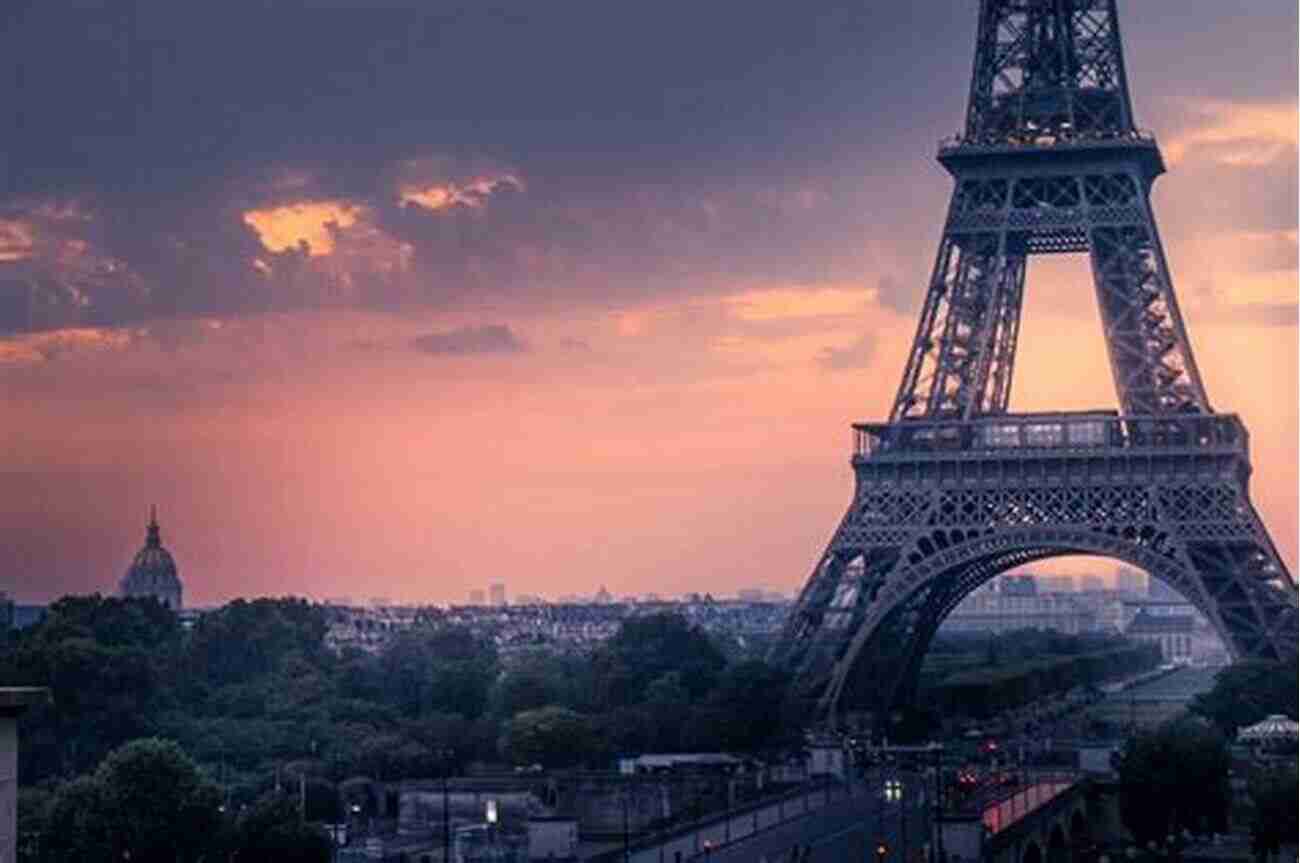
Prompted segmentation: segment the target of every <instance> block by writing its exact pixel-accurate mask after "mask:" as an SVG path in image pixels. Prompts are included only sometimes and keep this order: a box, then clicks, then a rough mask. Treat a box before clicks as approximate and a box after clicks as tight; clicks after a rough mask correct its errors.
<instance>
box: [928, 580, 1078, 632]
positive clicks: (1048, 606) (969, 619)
mask: <svg viewBox="0 0 1300 863" xmlns="http://www.w3.org/2000/svg"><path fill="white" fill-rule="evenodd" d="M1031 583H1032V582H1031ZM1017 587H1019V586H1017ZM1096 628H1097V614H1096V612H1095V611H1094V610H1093V609H1091V608H1090V607H1089V606H1088V604H1087V603H1085V602H1084V601H1083V600H1081V599H1080V598H1079V597H1078V596H1076V595H1075V594H1072V593H1041V594H1034V593H1028V594H1025V593H1017V592H1015V589H1013V590H1012V591H1011V592H1007V591H1006V590H1005V589H1004V590H1002V591H998V592H994V591H975V592H973V593H971V594H970V595H969V596H967V597H966V598H965V599H964V600H962V602H961V604H960V605H958V606H957V607H956V608H955V609H953V611H952V613H951V614H949V615H948V617H946V618H945V619H944V621H943V623H942V624H941V631H942V632H947V633H974V632H987V633H1000V632H1012V631H1014V630H1017V629H1052V630H1056V631H1057V632H1064V633H1067V634H1069V635H1077V634H1079V633H1080V632H1091V631H1093V630H1094V629H1096Z"/></svg>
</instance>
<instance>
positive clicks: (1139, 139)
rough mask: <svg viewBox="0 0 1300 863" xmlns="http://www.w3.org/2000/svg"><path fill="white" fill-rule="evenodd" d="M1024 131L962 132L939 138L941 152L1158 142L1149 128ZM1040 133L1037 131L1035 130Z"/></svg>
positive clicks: (1150, 143)
mask: <svg viewBox="0 0 1300 863" xmlns="http://www.w3.org/2000/svg"><path fill="white" fill-rule="evenodd" d="M1025 131H1026V133H1030V134H1024V135H1008V136H1006V137H1001V138H999V137H994V136H987V135H986V136H984V137H982V138H968V137H966V135H964V134H961V133H958V134H956V135H950V136H948V137H946V138H940V139H939V152H940V153H941V154H943V153H951V152H953V151H955V150H970V151H987V152H993V151H1001V150H1023V149H1025V148H1026V147H1081V148H1082V147H1095V146H1097V145H1098V144H1116V143H1119V144H1125V143H1128V144H1143V145H1147V146H1155V145H1156V136H1155V133H1154V132H1152V131H1150V130H1148V129H1134V130H1132V131H1117V132H1071V131H1069V130H1067V129H1057V130H1034V129H1027V130H1025ZM1033 133H1036V134H1033Z"/></svg>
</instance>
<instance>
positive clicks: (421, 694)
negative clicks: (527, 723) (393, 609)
mask: <svg viewBox="0 0 1300 863" xmlns="http://www.w3.org/2000/svg"><path fill="white" fill-rule="evenodd" d="M379 673H380V675H381V679H382V680H383V687H384V688H383V693H384V699H385V701H387V703H389V704H391V705H393V706H394V707H395V708H397V709H398V710H399V711H400V712H401V713H402V715H404V716H407V717H417V716H421V715H424V714H427V713H432V712H446V713H459V714H460V715H462V716H464V717H466V718H468V719H475V718H477V717H478V716H479V715H480V714H482V713H483V711H484V710H485V708H486V707H487V701H488V692H489V690H490V689H491V687H492V682H493V680H494V679H495V678H496V675H497V652H496V647H495V646H494V645H493V644H492V643H491V642H490V641H489V640H487V639H485V638H483V637H481V636H479V635H477V634H475V633H474V632H472V631H470V630H468V629H465V628H463V627H451V626H446V627H442V628H440V629H436V630H433V631H428V630H413V631H409V632H403V633H400V634H398V635H397V637H396V638H394V639H393V641H392V643H390V644H389V645H388V647H387V649H385V650H384V652H383V653H382V654H381V655H380V657H379Z"/></svg>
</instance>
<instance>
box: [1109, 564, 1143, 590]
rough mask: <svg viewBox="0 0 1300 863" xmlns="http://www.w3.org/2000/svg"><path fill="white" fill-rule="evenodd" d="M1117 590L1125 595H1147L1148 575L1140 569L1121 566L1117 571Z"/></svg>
mask: <svg viewBox="0 0 1300 863" xmlns="http://www.w3.org/2000/svg"><path fill="white" fill-rule="evenodd" d="M1115 589H1116V590H1122V591H1124V592H1125V593H1137V594H1141V593H1146V590H1147V574H1146V573H1145V572H1143V571H1142V570H1140V569H1131V568H1129V567H1127V566H1121V567H1120V568H1119V569H1117V570H1115Z"/></svg>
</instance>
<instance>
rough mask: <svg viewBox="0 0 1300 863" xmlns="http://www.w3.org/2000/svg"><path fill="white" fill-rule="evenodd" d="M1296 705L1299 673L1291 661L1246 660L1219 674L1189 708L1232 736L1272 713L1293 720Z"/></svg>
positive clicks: (1294, 663)
mask: <svg viewBox="0 0 1300 863" xmlns="http://www.w3.org/2000/svg"><path fill="white" fill-rule="evenodd" d="M1298 702H1300V670H1298V669H1297V664H1296V660H1295V659H1294V658H1292V659H1291V660H1290V661H1288V662H1284V663H1279V662H1267V661H1262V660H1247V661H1243V662H1237V663H1234V664H1233V665H1230V666H1228V667H1227V668H1225V669H1223V670H1222V671H1220V672H1219V673H1218V674H1217V675H1216V676H1215V678H1214V688H1213V689H1211V690H1210V691H1209V692H1203V693H1201V694H1200V695H1198V696H1196V698H1195V699H1194V700H1193V701H1192V705H1191V709H1192V712H1193V713H1196V714H1199V715H1201V716H1204V717H1205V718H1206V719H1208V720H1210V721H1211V722H1213V723H1214V724H1215V725H1216V726H1218V728H1219V730H1221V731H1222V732H1223V733H1224V734H1228V735H1232V734H1235V733H1236V732H1237V730H1238V729H1239V728H1242V727H1244V726H1247V725H1254V724H1255V723H1256V722H1259V721H1260V720H1262V719H1265V718H1266V717H1268V716H1272V715H1273V714H1278V713H1280V714H1283V715H1286V716H1289V717H1291V718H1292V719H1295V718H1296V717H1297V703H1298Z"/></svg>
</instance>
